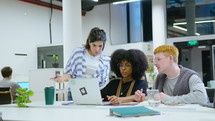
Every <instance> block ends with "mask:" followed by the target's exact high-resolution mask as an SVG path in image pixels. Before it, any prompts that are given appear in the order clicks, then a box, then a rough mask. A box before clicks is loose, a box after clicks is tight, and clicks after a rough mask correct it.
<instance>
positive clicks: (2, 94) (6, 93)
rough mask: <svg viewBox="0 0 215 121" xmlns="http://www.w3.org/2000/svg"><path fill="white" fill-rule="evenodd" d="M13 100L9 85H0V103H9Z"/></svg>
mask: <svg viewBox="0 0 215 121" xmlns="http://www.w3.org/2000/svg"><path fill="white" fill-rule="evenodd" d="M12 100H13V97H12V92H11V88H10V87H0V105H1V104H11V103H12Z"/></svg>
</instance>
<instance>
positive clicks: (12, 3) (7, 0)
mask: <svg viewBox="0 0 215 121" xmlns="http://www.w3.org/2000/svg"><path fill="white" fill-rule="evenodd" d="M152 1H153V0H152ZM163 1H164V0H163ZM153 5H154V4H153V3H152V9H154V8H155V6H153ZM164 8H165V9H166V7H164ZM120 9H123V8H122V6H121V7H119V8H116V7H114V8H113V5H112V4H102V5H97V6H95V7H94V8H93V9H92V10H91V11H88V12H87V13H86V15H84V16H82V17H81V18H82V40H81V42H80V43H82V44H84V43H85V41H86V38H87V36H88V33H89V31H90V29H91V28H92V27H95V26H98V27H100V28H102V29H104V30H105V31H106V34H107V43H106V48H105V50H104V53H105V54H108V55H110V54H111V53H112V52H113V51H114V50H115V49H118V48H126V49H129V48H136V49H140V50H142V51H143V52H145V53H146V54H147V55H152V51H153V46H152V45H153V44H154V41H148V42H136V43H125V44H114V45H113V43H112V42H113V41H114V42H116V43H117V41H120V42H121V41H126V40H127V38H126V36H125V35H126V33H125V32H123V30H124V25H123V22H124V21H123V22H122V20H124V19H123V16H120V15H121V13H120V12H119V10H120ZM114 10H115V11H114ZM113 13H114V14H115V15H113ZM117 14H118V15H117ZM0 15H1V20H0V21H1V22H0V33H1V36H0V41H1V43H2V44H1V47H0V50H1V51H0V54H1V56H2V57H1V60H0V68H2V67H4V66H11V67H12V68H13V70H14V72H13V79H14V80H15V81H24V82H25V81H29V71H30V70H35V69H37V68H38V56H37V49H38V47H47V46H55V45H63V20H62V18H63V17H62V11H61V10H56V9H53V14H52V19H51V21H52V22H51V23H52V24H51V25H52V29H51V30H52V40H51V42H50V30H49V21H50V15H51V10H50V8H48V7H44V6H40V5H35V4H30V3H27V2H23V1H19V0H1V1H0ZM114 17H117V18H114ZM120 17H121V18H120ZM158 20H160V19H158ZM110 21H111V22H110ZM152 21H153V23H154V21H155V19H153V20H152ZM160 21H161V20H160ZM116 25H117V26H116ZM156 26H160V25H158V24H156ZM114 30H116V31H121V32H122V33H116V32H114ZM214 38H215V35H214V34H210V35H202V36H185V37H176V38H167V37H166V38H165V43H168V44H173V43H174V42H183V41H193V40H199V41H204V40H209V39H214ZM154 39H155V38H154ZM120 42H119V43H120ZM74 44H76V43H74ZM73 46H74V45H73ZM75 46H76V45H75ZM77 46H81V45H77ZM206 49H207V48H206ZM195 51H201V50H199V49H196V50H194V51H192V52H191V55H192V56H190V58H192V59H191V60H195V61H193V62H192V65H191V68H192V69H194V70H195V71H197V72H198V73H199V74H200V75H202V67H201V66H196V65H202V61H201V59H199V58H201V53H199V52H198V54H196V52H195ZM188 55H189V54H188ZM0 78H2V77H0Z"/></svg>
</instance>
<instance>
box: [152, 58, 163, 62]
mask: <svg viewBox="0 0 215 121" xmlns="http://www.w3.org/2000/svg"><path fill="white" fill-rule="evenodd" d="M162 59H164V58H158V57H156V58H154V62H158V61H160V60H162Z"/></svg>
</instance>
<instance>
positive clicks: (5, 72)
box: [1, 66, 13, 78]
mask: <svg viewBox="0 0 215 121" xmlns="http://www.w3.org/2000/svg"><path fill="white" fill-rule="evenodd" d="M12 72H13V70H12V68H10V67H9V66H6V67H4V68H2V69H1V74H2V76H3V77H4V78H5V77H9V76H10V75H11V74H12Z"/></svg>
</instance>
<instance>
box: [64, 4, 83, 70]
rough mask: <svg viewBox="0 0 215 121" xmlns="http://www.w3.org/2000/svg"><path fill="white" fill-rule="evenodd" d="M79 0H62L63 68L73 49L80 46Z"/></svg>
mask: <svg viewBox="0 0 215 121" xmlns="http://www.w3.org/2000/svg"><path fill="white" fill-rule="evenodd" d="M81 40H82V15H81V0H63V53H64V67H65V65H66V63H67V61H68V59H69V57H70V55H71V52H72V50H73V49H74V48H76V47H78V46H81V44H82V43H81V42H82V41H81Z"/></svg>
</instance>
